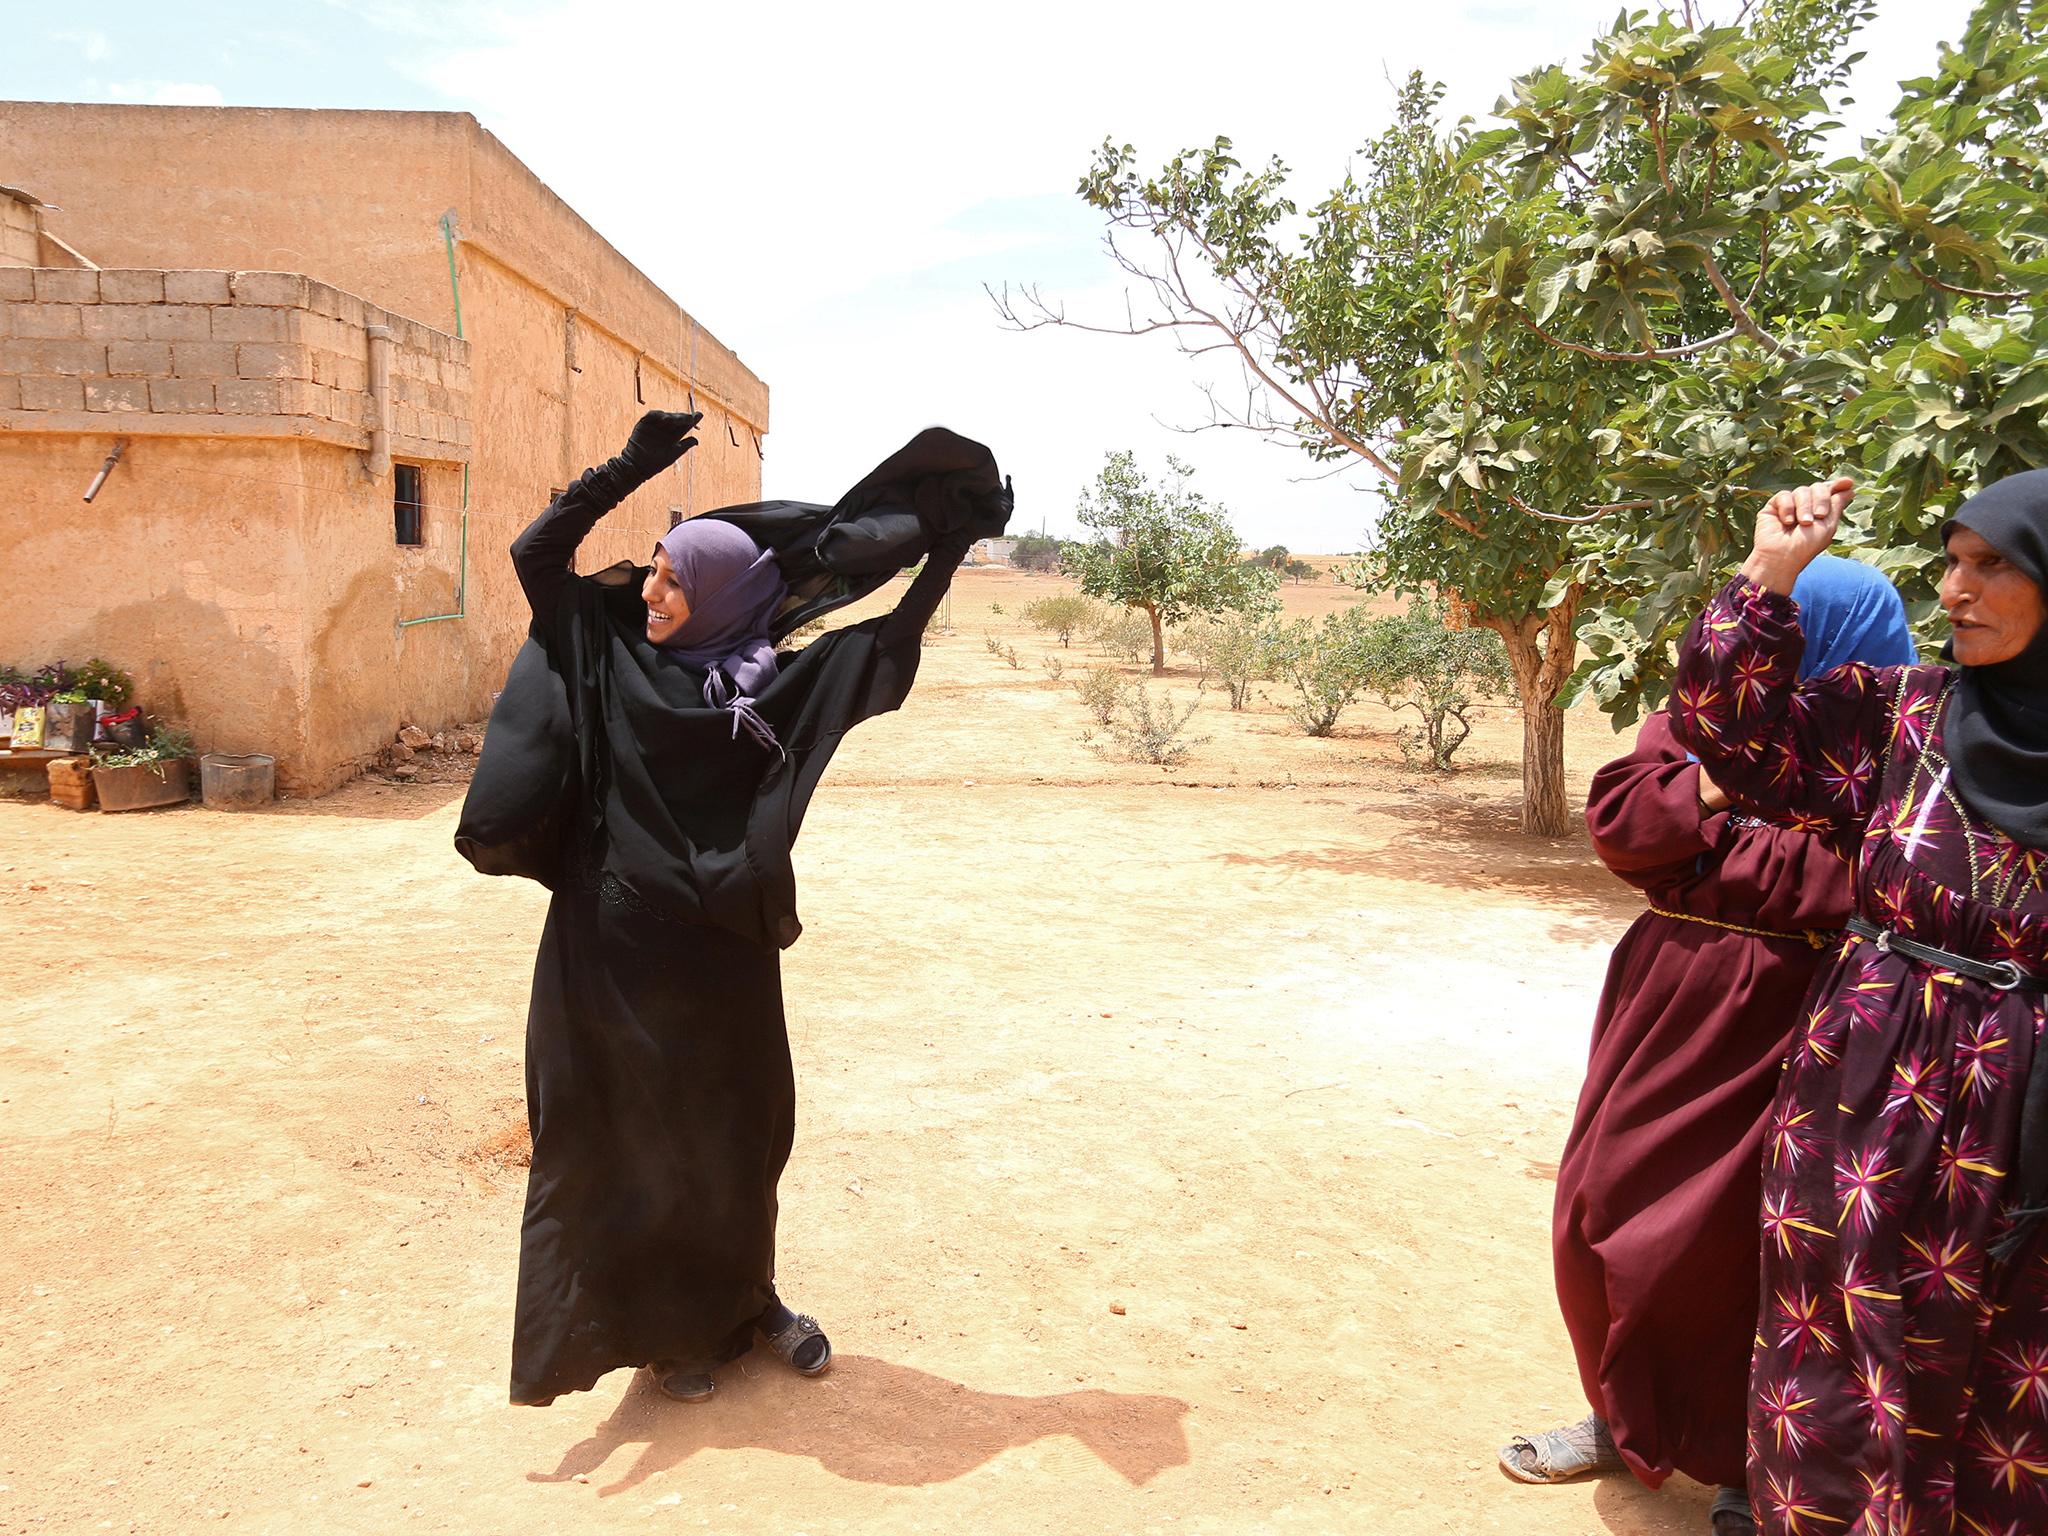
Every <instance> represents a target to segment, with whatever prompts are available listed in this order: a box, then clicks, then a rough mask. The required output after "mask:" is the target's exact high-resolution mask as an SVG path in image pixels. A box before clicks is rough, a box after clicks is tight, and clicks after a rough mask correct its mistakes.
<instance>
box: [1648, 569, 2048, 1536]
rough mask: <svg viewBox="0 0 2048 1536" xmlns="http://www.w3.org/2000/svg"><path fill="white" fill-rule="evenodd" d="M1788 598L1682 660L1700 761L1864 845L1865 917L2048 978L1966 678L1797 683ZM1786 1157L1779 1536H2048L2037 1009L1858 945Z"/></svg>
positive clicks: (1769, 1283)
mask: <svg viewBox="0 0 2048 1536" xmlns="http://www.w3.org/2000/svg"><path fill="white" fill-rule="evenodd" d="M1802 643H1803V642H1802V638H1801V635H1800V631H1799V621H1798V612H1797V609H1796V607H1795V605H1794V604H1793V603H1792V602H1791V600H1790V599H1789V598H1786V597H1783V596H1781V595H1779V594H1776V593H1772V592H1768V591H1766V590H1764V589H1763V588H1760V587H1758V586H1756V585H1754V584H1752V583H1751V582H1749V581H1747V580H1745V579H1743V578H1741V577H1737V578H1736V579H1735V580H1734V581H1732V582H1730V583H1729V584H1728V586H1727V587H1725V588H1723V589H1722V591H1721V593H1720V594H1719V595H1718V596H1717V597H1716V598H1715V599H1714V600H1713V601H1712V602H1711V603H1709V604H1708V606H1707V609H1706V611H1705V613H1703V614H1702V615H1701V617H1700V619H1699V620H1698V622H1697V623H1695V624H1694V626H1693V629H1692V632H1691V633H1690V634H1689V635H1688V636H1687V637H1686V643H1685V647H1684V649H1683V651H1682V652H1681V654H1680V657H1679V669H1678V678H1677V683H1676V687H1675V688H1674V690H1673V694H1672V713H1673V717H1674V722H1675V730H1676V733H1677V735H1678V738H1679V740H1681V741H1683V742H1684V743H1685V744H1686V745H1687V746H1689V747H1690V748H1691V749H1692V750H1693V751H1695V752H1697V753H1699V755H1700V757H1701V758H1702V759H1703V760H1704V762H1705V764H1706V768H1707V771H1708V772H1709V773H1710V774H1712V775H1713V778H1714V781H1715V782H1716V783H1718V784H1720V785H1721V786H1722V787H1723V788H1724V789H1726V790H1727V791H1728V793H1729V794H1730V795H1731V796H1733V797H1735V798H1736V799H1737V801H1738V803H1744V804H1747V805H1748V806H1749V807H1750V808H1751V809H1753V810H1756V811H1758V812H1759V813H1761V814H1765V815H1784V814H1788V813H1796V814H1799V815H1802V816H1805V817H1809V818H1812V819H1814V820H1816V821H1825V822H1827V823H1828V824H1831V825H1833V826H1836V827H1840V828H1843V829H1846V830H1849V831H1853V832H1856V833H1859V834H1860V835H1861V838H1862V842H1861V847H1860V849H1859V852H1858V856H1857V864H1856V910H1857V913H1858V914H1859V915H1860V916H1861V917H1863V918H1864V919H1866V920H1867V921H1869V922H1871V923H1873V924H1876V925H1878V926H1880V927H1883V928H1888V929H1890V930H1891V931H1893V932H1896V933H1902V934H1905V935H1907V936H1910V937H1912V938H1916V939H1918V940H1919V941H1921V942H1922V943H1925V944H1931V945H1934V946H1937V947H1938V948H1941V949H1945V950H1948V951H1950V952H1952V953H1956V954H1960V955H1965V956H1968V957H1970V958H1972V959H1975V960H1980V961H1985V962H1989V963H1997V962H2000V961H2011V962H2013V963H2015V964H2017V965H2019V966H2021V967H2023V968H2025V969H2026V970H2028V971H2031V972H2033V973H2034V974H2036V975H2040V974H2048V894H2044V889H2043V884H2044V875H2048V851H2044V850H2042V849H2038V848H2029V847H2025V846H2023V845H2020V844H2018V843H2015V842H2014V841H2013V840H2012V839H2011V838H2009V837H2007V836H2006V835H2005V834H2003V833H2002V832H2000V831H1999V830H1998V829H1997V828H1995V827H1993V826H1991V825H1990V824H1989V823H1987V822H1985V821H1984V820H1983V819H1982V818H1980V817H1979V816H1977V815H1976V814H1974V813H1973V812H1972V811H1971V809H1970V807H1969V806H1968V805H1966V804H1964V803H1963V802H1962V800H1961V798H1960V797H1959V796H1958V795H1957V794H1956V792H1955V789H1954V787H1953V785H1952V783H1951V774H1950V772H1949V768H1948V760H1947V757H1946V748H1945V728H1946V717H1945V711H1946V707H1947V699H1948V693H1949V689H1950V687H1951V686H1952V684H1953V682H1954V674H1953V673H1952V672H1951V671H1950V670H1949V669H1948V668H1945V667H1938V666H1922V667H1891V668H1882V669H1873V668H1870V667H1863V666H1846V667H1838V668H1836V669H1835V670H1834V671H1832V672H1829V673H1827V674H1826V675H1825V676H1822V677H1819V678H1815V679H1814V680H1812V681H1811V682H1806V683H1800V684H1796V685H1795V684H1794V682H1793V669H1794V666H1795V664H1796V663H1797V661H1798V658H1799V654H1800V647H1801V645H1802ZM1813 997H1814V1006H1813V1007H1812V1008H1811V1009H1810V1010H1809V1011H1808V1012H1807V1014H1806V1016H1805V1018H1804V1019H1803V1020H1802V1022H1801V1025H1800V1027H1799V1030H1798V1032H1797V1035H1796V1037H1795V1039H1794V1041H1793V1045H1792V1049H1791V1051H1790V1053H1789V1055H1788V1057H1787V1059H1786V1068H1785V1073H1784V1077H1783V1080H1782V1082H1781V1083H1780V1085H1779V1088H1778V1094H1777V1099H1776V1102H1775V1104H1774V1105H1773V1108H1772V1112H1771V1123H1770V1128H1769V1131H1768V1133H1767V1135H1766V1137H1765V1164H1764V1197H1763V1209H1762V1214H1763V1237H1764V1242H1763V1274H1762V1278H1763V1285H1762V1306H1761V1308H1760V1310H1759V1314H1758V1323H1757V1344H1756V1353H1755V1360H1754V1364H1753V1366H1752V1374H1751V1378H1750V1407H1749V1435H1750V1444H1749V1451H1750V1478H1749V1485H1750V1497H1751V1500H1752V1502H1753V1503H1754V1505H1755V1507H1756V1511H1757V1516H1758V1518H1759V1520H1760V1521H1761V1523H1762V1525H1763V1528H1764V1529H1765V1530H1766V1531H1767V1532H1771V1533H1773V1536H1819V1533H1828V1536H1878V1533H1883V1536H1927V1533H1943V1536H1946V1533H1951V1532H1953V1533H1957V1536H1962V1533H1968V1536H2040V1533H2042V1532H2048V1251H2044V1246H2043V1241H2042V1234H2041V1230H2040V1229H2039V1228H2035V1229H2033V1231H2032V1232H2031V1233H2030V1234H2029V1235H2028V1236H2027V1237H2026V1238H2025V1240H2024V1241H2023V1242H2022V1244H2021V1246H2020V1247H2019V1249H2018V1251H2017V1252H2016V1253H2015V1254H2013V1255H2012V1256H2011V1257H2010V1258H2008V1259H2006V1260H2004V1261H1999V1260H1997V1259H1994V1258H1993V1257H1992V1255H1991V1253H1990V1251H1989V1250H1990V1248H1991V1246H1992V1244H1993V1243H1994V1242H1996V1240H1997V1239H1998V1238H1999V1237H2000V1236H2001V1235H2002V1234H2004V1233H2005V1232H2006V1231H2007V1230H2008V1228H2009V1226H2010V1217H2009V1207H2010V1205H2011V1195H2012V1191H2011V1187H2010V1186H2011V1185H2012V1183H2014V1182H2016V1181H2015V1180H2013V1179H2011V1178H2010V1177H2009V1175H2011V1173H2012V1171H2013V1168H2014V1157H2015V1153H2016V1151H2017V1149H2018V1143H2019V1132H2020V1121H2021V1112H2022V1109H2023V1099H2024V1095H2025V1092H2026V1086H2027V1079H2028V1073H2029V1070H2030V1068H2031V1066H2032V1063H2033V1059H2034V1055H2035V1051H2036V1045H2037V1041H2038V1039H2039V1036H2040V1032H2041V1028H2042V1015H2043V1008H2042V995H2041V994H2040V993H2039V992H2029V991H2026V990H2010V991H2006V990H2000V989H1999V988H1997V987H1995V986H1993V985H1991V984H1990V983H1988V982H1983V981H1977V980H1973V979H1971V978H1970V977H1968V976H1965V975H1963V974H1961V973H1959V972H1957V971H1955V970H1951V969H1944V968H1942V967H1940V966H1935V965H1927V964H1923V963H1920V962H1917V961H1912V960H1909V959H1907V958H1906V957H1905V956H1904V955H1902V954H1900V953H1899V952H1898V951H1897V950H1896V949H1891V948H1889V947H1888V946H1882V947H1881V946H1880V945H1879V944H1877V943H1875V942H1873V941H1870V940H1867V939H1863V938H1860V937H1854V936H1851V937H1849V938H1847V939H1845V940H1844V941H1843V943H1842V944H1841V945H1839V946H1838V947H1837V948H1836V949H1835V951H1834V952H1833V953H1832V954H1831V955H1830V956H1829V960H1828V965H1827V969H1826V970H1825V972H1824V973H1823V974H1822V976H1821V978H1820V980H1819V982H1818V983H1817V985H1816V987H1815V990H1814V994H1813Z"/></svg>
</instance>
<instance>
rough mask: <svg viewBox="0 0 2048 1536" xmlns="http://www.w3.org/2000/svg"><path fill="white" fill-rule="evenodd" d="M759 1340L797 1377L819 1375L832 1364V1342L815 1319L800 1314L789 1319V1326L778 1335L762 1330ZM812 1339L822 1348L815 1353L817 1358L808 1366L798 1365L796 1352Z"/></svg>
mask: <svg viewBox="0 0 2048 1536" xmlns="http://www.w3.org/2000/svg"><path fill="white" fill-rule="evenodd" d="M761 1338H762V1341H763V1342H764V1343H766V1344H767V1346H768V1347H769V1349H771V1350H773V1351H774V1352H775V1353H776V1354H777V1355H780V1356H781V1357H782V1359H783V1360H784V1361H785V1362H787V1364H788V1365H789V1368H790V1369H791V1370H793V1371H795V1372H796V1373H797V1374H798V1375H799V1376H816V1375H819V1374H820V1373H822V1372H823V1371H824V1369H825V1367H826V1366H828V1365H830V1364H831V1363H832V1341H831V1340H830V1339H828V1338H826V1337H825V1331H824V1330H823V1329H822V1328H820V1327H819V1326H818V1320H817V1319H816V1318H815V1317H806V1316H805V1315H804V1314H803V1313H801V1312H799V1313H797V1314H796V1315H795V1316H794V1317H793V1318H791V1319H790V1323H789V1326H788V1327H787V1328H784V1329H783V1330H782V1331H781V1332H780V1333H769V1332H767V1331H766V1330H765V1329H764V1330H763V1331H762V1333H761ZM813 1339H816V1340H817V1341H818V1343H819V1344H821V1345H823V1346H824V1347H823V1348H822V1349H819V1350H817V1351H816V1352H815V1353H816V1357H817V1358H815V1359H814V1360H812V1361H811V1363H810V1364H809V1365H799V1364H798V1363H797V1358H796V1357H797V1352H798V1351H799V1350H802V1349H803V1348H804V1346H805V1345H807V1344H809V1343H810V1342H811V1340H813Z"/></svg>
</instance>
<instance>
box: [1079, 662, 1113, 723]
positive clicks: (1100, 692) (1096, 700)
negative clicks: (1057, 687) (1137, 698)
mask: <svg viewBox="0 0 2048 1536" xmlns="http://www.w3.org/2000/svg"><path fill="white" fill-rule="evenodd" d="M1074 691H1075V692H1076V693H1078V694H1080V695H1081V702H1082V703H1083V704H1085V705H1087V706H1088V713H1089V714H1091V715H1093V716H1094V717H1095V723H1096V724H1097V725H1107V724H1109V721H1110V717H1111V716H1112V715H1114V714H1115V713H1116V706H1117V702H1118V701H1119V700H1120V699H1122V698H1123V696H1124V675H1123V673H1121V672H1119V671H1117V669H1116V668H1115V667H1090V668H1089V669H1088V670H1087V671H1086V672H1083V673H1082V674H1081V676H1080V678H1079V679H1078V680H1077V681H1076V682H1075V684H1074Z"/></svg>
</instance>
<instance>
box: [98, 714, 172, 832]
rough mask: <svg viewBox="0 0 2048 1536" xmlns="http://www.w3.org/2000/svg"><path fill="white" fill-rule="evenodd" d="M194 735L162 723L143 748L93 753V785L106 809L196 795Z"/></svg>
mask: <svg viewBox="0 0 2048 1536" xmlns="http://www.w3.org/2000/svg"><path fill="white" fill-rule="evenodd" d="M192 755H193V753H192V738H191V736H190V735H188V734H187V733H186V732H184V731H181V730H179V729H178V728H177V727H176V726H170V725H159V726H158V727H157V728H156V729H155V730H154V731H151V732H150V734H149V742H148V744H147V745H145V746H141V747H120V746H99V747H95V748H94V749H93V754H92V787H93V789H94V791H95V792H96V793H97V794H98V795H99V797H100V809H101V810H105V811H140V810H147V809H148V808H149V807H151V806H157V805H176V804H178V803H179V802H181V801H184V800H189V799H191V798H192Z"/></svg>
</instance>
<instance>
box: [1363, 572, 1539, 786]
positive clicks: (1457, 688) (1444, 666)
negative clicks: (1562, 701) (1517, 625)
mask: <svg viewBox="0 0 2048 1536" xmlns="http://www.w3.org/2000/svg"><path fill="white" fill-rule="evenodd" d="M1446 617H1447V614H1446V610H1445V607H1444V604H1443V602H1442V601H1441V600H1437V601H1431V600H1429V599H1427V598H1420V597H1418V598H1416V599H1415V600H1414V601H1413V602H1411V603H1410V604H1409V605H1408V611H1407V612H1406V613H1405V614H1401V615H1399V616H1393V615H1389V616H1388V617H1386V618H1382V619H1374V620H1373V621H1372V622H1371V623H1370V624H1367V625H1365V626H1364V627H1363V630H1362V631H1361V640H1362V650H1363V653H1364V660H1365V666H1366V671H1367V675H1368V678H1369V680H1370V686H1371V687H1372V689H1373V691H1374V692H1375V693H1377V694H1378V695H1379V696H1380V699H1381V701H1382V702H1383V703H1385V704H1386V706H1387V707H1388V708H1389V709H1395V710H1402V709H1412V710H1414V711H1415V712H1416V713H1417V714H1418V715H1420V716H1421V717H1422V724H1420V725H1419V726H1417V727H1416V728H1415V729H1414V730H1412V731H1404V732H1403V733H1402V735H1401V752H1402V755H1403V756H1404V757H1406V758H1407V759H1408V761H1410V762H1411V763H1414V764H1416V765H1418V766H1420V767H1424V768H1429V769H1432V770H1433V771H1435V772H1438V773H1447V772H1449V771H1450V766H1451V756H1452V754H1453V753H1455V752H1456V751H1457V750H1458V748H1460V747H1461V746H1463V745H1464V744H1465V738H1466V737H1468V736H1470V735H1471V734H1472V724H1471V721H1470V720H1469V719H1467V718H1466V712H1467V711H1468V710H1469V709H1470V708H1471V707H1472V699H1473V694H1474V692H1475V691H1485V692H1492V693H1504V692H1506V691H1507V689H1508V687H1509V685H1510V683H1511V682H1512V681H1513V679H1512V677H1511V675H1510V673H1509V671H1508V657H1507V648H1506V647H1505V646H1503V645H1502V644H1501V640H1500V636H1499V635H1497V634H1495V633H1494V632H1493V631H1492V630H1490V629H1451V628H1449V627H1448V625H1447V624H1446V623H1445V619H1446Z"/></svg>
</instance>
